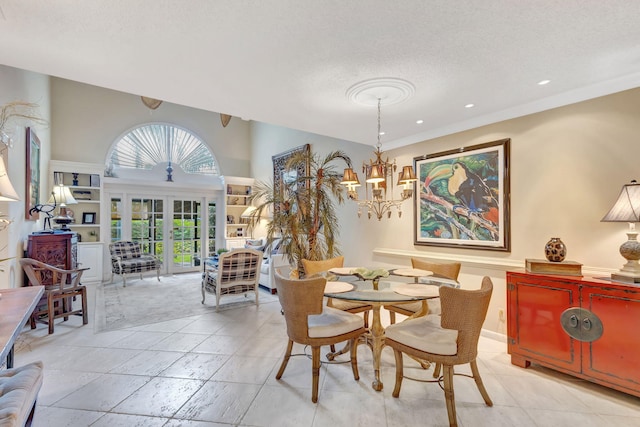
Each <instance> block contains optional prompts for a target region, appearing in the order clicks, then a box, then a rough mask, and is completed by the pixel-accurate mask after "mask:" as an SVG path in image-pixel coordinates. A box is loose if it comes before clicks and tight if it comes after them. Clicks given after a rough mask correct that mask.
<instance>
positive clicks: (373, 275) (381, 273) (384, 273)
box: [351, 267, 389, 291]
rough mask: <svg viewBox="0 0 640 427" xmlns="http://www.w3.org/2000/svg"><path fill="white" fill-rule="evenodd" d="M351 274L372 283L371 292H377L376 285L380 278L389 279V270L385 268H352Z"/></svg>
mask: <svg viewBox="0 0 640 427" xmlns="http://www.w3.org/2000/svg"><path fill="white" fill-rule="evenodd" d="M351 274H353V275H354V276H356V277H358V278H360V279H362V280H371V281H372V282H373V290H375V291H377V290H378V283H379V282H380V279H381V278H382V277H389V270H387V269H385V268H376V269H368V268H364V267H359V268H354V269H353V270H351Z"/></svg>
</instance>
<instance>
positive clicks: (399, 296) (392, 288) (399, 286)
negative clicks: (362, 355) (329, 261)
mask: <svg viewBox="0 0 640 427" xmlns="http://www.w3.org/2000/svg"><path fill="white" fill-rule="evenodd" d="M330 273H332V274H335V275H336V276H341V277H340V281H328V282H327V286H326V287H325V293H324V295H325V296H326V297H329V298H334V299H340V300H345V301H350V302H366V303H367V304H371V306H372V307H373V309H372V312H373V322H372V324H371V327H370V329H369V331H367V334H366V336H365V338H366V342H367V343H368V344H369V346H370V347H371V351H372V353H373V369H374V375H375V379H374V380H373V383H372V384H371V386H372V387H373V389H374V390H376V391H381V390H382V388H383V383H382V381H381V380H380V357H381V354H382V348H383V347H384V339H385V335H384V327H383V326H382V322H381V320H380V308H381V307H382V306H383V305H386V304H402V303H410V302H415V301H422V310H421V311H420V312H417V313H415V314H414V315H413V316H411V317H412V318H413V317H419V316H423V315H425V314H427V311H428V306H427V300H428V299H431V298H437V297H438V296H439V286H440V285H441V284H446V285H450V284H451V280H450V279H445V278H439V277H437V276H435V275H433V274H432V273H431V272H426V274H427V277H426V278H422V280H420V282H419V283H413V282H414V280H412V283H407V282H406V281H402V280H401V279H400V277H401V276H404V277H411V278H412V279H415V277H418V276H415V275H414V276H411V275H408V274H399V275H396V276H393V273H394V270H391V272H390V273H391V277H387V278H378V279H377V280H375V281H374V280H362V278H359V277H356V276H354V275H352V274H350V270H349V269H340V270H336V269H333V270H330ZM349 279H352V280H349ZM424 279H426V280H424ZM415 281H417V280H415ZM376 282H377V283H376ZM441 282H442V283H441ZM374 283H375V285H376V286H375V287H377V289H374ZM328 356H329V357H331V355H328Z"/></svg>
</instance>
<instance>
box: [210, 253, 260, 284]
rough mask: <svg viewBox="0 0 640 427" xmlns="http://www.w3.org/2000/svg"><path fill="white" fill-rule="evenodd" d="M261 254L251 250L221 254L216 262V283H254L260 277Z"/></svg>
mask: <svg viewBox="0 0 640 427" xmlns="http://www.w3.org/2000/svg"><path fill="white" fill-rule="evenodd" d="M261 261H262V254H261V253H260V252H258V251H255V250H252V249H236V250H233V251H230V252H226V253H224V254H222V255H221V256H220V258H219V261H218V283H219V284H220V285H221V286H223V285H225V284H229V283H235V282H251V281H253V282H255V281H256V280H257V278H258V277H259V275H260V270H259V266H260V263H261Z"/></svg>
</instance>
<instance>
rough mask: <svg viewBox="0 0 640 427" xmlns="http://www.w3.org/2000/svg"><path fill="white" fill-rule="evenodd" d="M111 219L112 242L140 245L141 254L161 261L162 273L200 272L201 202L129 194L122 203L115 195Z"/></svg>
mask: <svg viewBox="0 0 640 427" xmlns="http://www.w3.org/2000/svg"><path fill="white" fill-rule="evenodd" d="M111 218H112V221H111V240H112V241H113V240H121V239H129V238H130V239H131V240H133V241H136V242H139V243H140V244H141V245H142V250H143V251H144V252H147V253H151V254H153V255H155V256H157V257H158V258H160V259H161V260H162V262H163V272H165V273H168V274H173V273H184V272H189V271H197V270H198V269H199V266H200V262H201V261H200V259H201V256H202V243H203V239H202V232H203V231H204V230H205V229H204V228H203V223H202V199H200V198H181V197H170V196H166V197H165V196H136V195H129V196H128V197H126V198H124V200H123V198H122V197H117V196H115V195H114V196H112V197H111ZM114 218H115V219H116V220H115V221H114ZM120 218H122V219H124V220H118V219H120ZM129 236H130V237H129Z"/></svg>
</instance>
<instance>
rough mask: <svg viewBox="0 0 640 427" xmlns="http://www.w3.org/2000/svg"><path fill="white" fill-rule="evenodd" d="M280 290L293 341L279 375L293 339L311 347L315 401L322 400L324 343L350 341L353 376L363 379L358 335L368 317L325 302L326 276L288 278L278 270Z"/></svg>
mask: <svg viewBox="0 0 640 427" xmlns="http://www.w3.org/2000/svg"><path fill="white" fill-rule="evenodd" d="M274 279H275V282H276V288H277V294H278V298H279V300H280V305H281V306H282V310H283V313H284V318H285V323H286V325H287V335H288V336H289V341H288V344H287V350H286V352H285V355H284V358H283V359H282V364H281V365H280V369H279V370H278V373H277V374H276V379H278V380H279V379H281V378H282V374H284V370H285V369H286V367H287V364H288V363H289V359H290V358H291V351H292V350H293V343H298V344H302V345H308V346H310V347H311V364H312V377H311V378H312V391H311V401H312V402H313V403H316V402H318V384H319V381H320V347H321V346H323V345H332V344H337V343H340V342H343V341H348V342H349V347H350V349H351V350H350V357H351V370H352V371H353V378H354V379H355V380H356V381H357V380H359V379H360V374H359V373H358V361H357V359H356V354H357V350H358V349H357V347H358V338H359V337H360V335H362V334H363V333H364V332H365V329H364V321H363V320H362V317H360V316H358V315H357V314H352V313H347V312H345V311H342V310H338V309H335V308H332V307H327V306H325V305H324V304H323V298H324V287H325V285H326V283H327V281H326V279H325V278H324V277H320V276H316V277H312V278H309V279H288V278H285V277H283V276H281V275H280V272H279V271H276V273H275V275H274Z"/></svg>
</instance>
